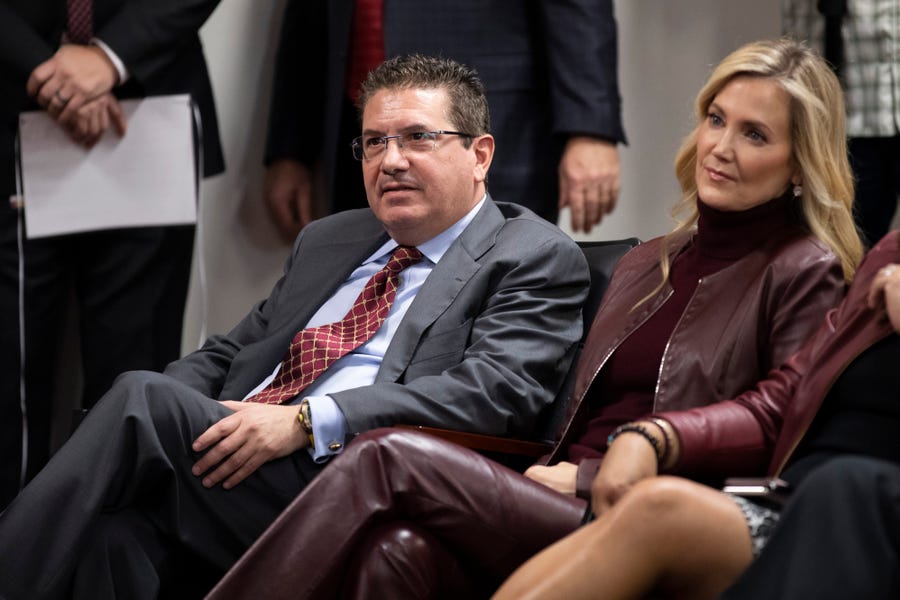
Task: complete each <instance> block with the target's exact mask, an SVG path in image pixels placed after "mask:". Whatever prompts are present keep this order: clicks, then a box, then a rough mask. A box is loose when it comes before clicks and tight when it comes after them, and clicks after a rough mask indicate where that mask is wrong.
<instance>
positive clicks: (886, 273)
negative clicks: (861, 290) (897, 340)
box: [869, 264, 900, 333]
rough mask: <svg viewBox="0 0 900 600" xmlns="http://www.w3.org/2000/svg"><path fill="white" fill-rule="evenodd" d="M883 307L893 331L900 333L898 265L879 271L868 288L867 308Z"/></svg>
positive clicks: (899, 274) (899, 270)
mask: <svg viewBox="0 0 900 600" xmlns="http://www.w3.org/2000/svg"><path fill="white" fill-rule="evenodd" d="M881 305H883V306H884V309H885V311H886V312H887V315H888V318H889V319H890V320H891V325H893V326H894V330H895V331H897V332H898V333H900V265H897V264H891V265H887V266H885V267H882V268H881V269H879V271H878V274H877V275H875V279H873V280H872V285H871V286H870V287H869V307H870V308H878V306H881Z"/></svg>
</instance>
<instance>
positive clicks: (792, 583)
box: [723, 456, 900, 600]
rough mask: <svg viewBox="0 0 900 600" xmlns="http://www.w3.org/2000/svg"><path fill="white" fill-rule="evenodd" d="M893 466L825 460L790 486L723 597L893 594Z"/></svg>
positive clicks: (897, 484) (898, 544)
mask: <svg viewBox="0 0 900 600" xmlns="http://www.w3.org/2000/svg"><path fill="white" fill-rule="evenodd" d="M898 557H900V467H898V466H897V465H895V464H894V463H890V462H886V461H882V460H878V459H872V458H865V457H852V456H847V457H841V458H836V459H832V460H831V461H829V462H827V463H825V464H824V465H822V466H821V467H819V468H818V469H816V470H815V471H813V472H812V473H810V475H809V476H808V477H807V478H806V479H805V480H804V481H803V483H802V484H801V485H800V486H799V487H798V489H797V491H796V492H794V494H793V496H792V498H791V501H790V503H789V504H788V506H787V507H786V508H785V511H784V513H783V514H782V516H781V520H780V522H779V524H778V527H777V528H776V530H775V532H774V533H773V535H772V537H771V539H770V540H769V543H768V544H767V545H766V547H765V548H764V549H763V552H762V554H761V555H760V556H759V558H757V559H756V561H754V562H753V563H752V564H751V565H750V568H748V569H747V571H746V572H745V573H744V575H743V576H742V577H741V579H739V580H738V582H737V583H736V584H735V585H734V586H732V587H731V588H730V589H729V590H728V591H727V592H726V593H725V594H724V595H723V598H727V599H729V600H739V599H743V598H747V599H751V598H752V599H753V600H756V599H758V598H766V599H772V600H778V599H784V600H793V599H796V598H816V599H817V600H828V599H831V598H833V599H835V600H839V599H846V598H898V597H900V569H898V566H900V563H898Z"/></svg>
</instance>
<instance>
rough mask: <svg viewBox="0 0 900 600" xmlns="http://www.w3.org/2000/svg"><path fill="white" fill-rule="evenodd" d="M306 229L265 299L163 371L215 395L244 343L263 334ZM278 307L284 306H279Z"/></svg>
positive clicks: (257, 338)
mask: <svg viewBox="0 0 900 600" xmlns="http://www.w3.org/2000/svg"><path fill="white" fill-rule="evenodd" d="M307 232H308V229H304V230H303V231H301V232H300V235H299V236H298V237H297V240H296V242H295V243H294V249H293V252H291V256H290V257H289V258H288V260H287V262H286V264H285V268H284V275H282V277H281V278H280V279H279V280H278V282H277V283H276V284H275V287H274V288H273V289H272V292H271V293H270V294H269V297H268V298H267V299H266V300H263V301H261V302H259V303H258V304H257V305H256V306H254V307H253V309H252V310H251V311H250V312H249V313H248V314H247V315H246V316H245V317H244V318H243V319H242V320H241V321H240V323H238V324H237V325H235V327H234V328H233V329H232V330H231V331H229V332H228V333H227V334H225V335H214V336H210V337H209V339H207V340H206V342H205V343H204V344H203V346H202V347H201V348H200V349H199V350H196V351H195V352H192V353H191V354H188V355H187V356H185V357H184V358H182V359H180V360H176V361H174V362H172V363H170V364H169V365H168V366H167V367H166V369H165V371H164V373H165V374H166V375H169V376H170V377H173V378H174V379H177V380H178V381H180V382H182V383H184V384H185V385H188V386H190V387H192V388H193V389H195V390H197V391H199V392H200V393H202V394H205V395H206V396H208V397H210V398H218V397H219V395H220V393H221V391H222V388H223V387H224V385H225V380H226V379H227V377H228V373H229V371H230V370H231V367H232V363H233V362H234V359H235V357H236V356H237V355H238V353H239V352H240V351H241V350H242V349H243V348H244V347H245V346H247V345H248V344H252V343H254V342H258V341H259V340H261V339H263V338H264V337H265V336H266V335H267V333H268V326H269V322H270V321H271V319H272V317H273V315H274V314H277V311H278V310H279V301H280V299H281V298H282V289H283V288H284V286H285V279H286V275H287V273H288V272H289V271H290V270H291V265H292V264H293V263H294V260H295V259H296V256H297V253H298V249H299V248H300V246H301V245H302V243H303V241H304V239H305V238H306V236H307ZM282 310H286V309H284V308H283V307H282ZM261 379H262V378H260V380H261Z"/></svg>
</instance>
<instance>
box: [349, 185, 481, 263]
mask: <svg viewBox="0 0 900 600" xmlns="http://www.w3.org/2000/svg"><path fill="white" fill-rule="evenodd" d="M486 198H487V194H485V195H484V196H482V197H481V200H479V202H478V203H477V204H476V205H475V206H473V207H472V209H471V210H470V211H469V212H467V213H466V214H465V215H464V216H463V217H462V218H461V219H460V220H459V221H457V222H456V223H454V224H453V225H451V226H450V227H448V228H447V229H445V230H444V231H442V232H441V233H439V234H437V235H436V236H434V237H433V238H431V239H430V240H428V241H427V242H423V243H421V244H419V245H418V246H416V248H418V249H419V252H421V253H422V254H423V255H424V256H425V258H427V259H428V260H430V261H431V262H432V263H433V264H437V263H438V261H439V260H441V258H442V257H443V256H444V254H445V253H446V252H447V250H448V249H449V248H450V244H452V243H453V242H454V241H456V238H458V237H459V235H460V234H461V233H462V232H463V231H464V230H465V228H466V227H468V226H469V223H471V222H472V219H474V218H475V215H477V214H478V211H479V210H481V207H482V206H484V201H485V199H486ZM398 245H399V244H397V242H395V241H394V240H392V239H389V240H388V241H386V242H385V243H384V244H382V245H381V246H380V247H379V248H378V249H377V250H376V251H375V252H373V253H372V254H371V255H370V256H369V258H367V259H366V260H364V261H363V264H368V263H370V262H373V261H376V260H379V259H381V258H383V257H384V256H386V255H388V254H390V253H391V252H393V251H394V249H395V248H396V247H397V246H398Z"/></svg>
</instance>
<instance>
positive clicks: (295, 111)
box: [265, 0, 336, 165]
mask: <svg viewBox="0 0 900 600" xmlns="http://www.w3.org/2000/svg"><path fill="white" fill-rule="evenodd" d="M325 10H326V7H325V3H324V2H322V1H321V0H288V3H287V7H286V8H285V11H284V16H283V20H282V25H281V37H280V39H279V42H278V52H277V55H276V58H275V73H274V75H273V79H272V99H271V105H270V108H269V132H268V137H267V139H266V153H265V164H267V165H268V164H270V163H272V162H273V161H276V160H279V159H284V158H290V159H294V160H298V161H300V162H302V163H304V164H307V165H311V164H312V163H313V162H314V161H315V160H316V158H317V154H318V149H319V148H320V147H321V140H322V132H321V127H319V126H317V125H318V118H319V117H321V115H323V114H324V112H325V108H324V104H325V94H326V89H325V88H326V71H325V69H326V65H327V64H329V62H330V61H334V60H336V59H334V58H332V57H327V56H326V53H327V49H326V44H327V43H328V41H327V33H326V30H327V16H326V14H325Z"/></svg>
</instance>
